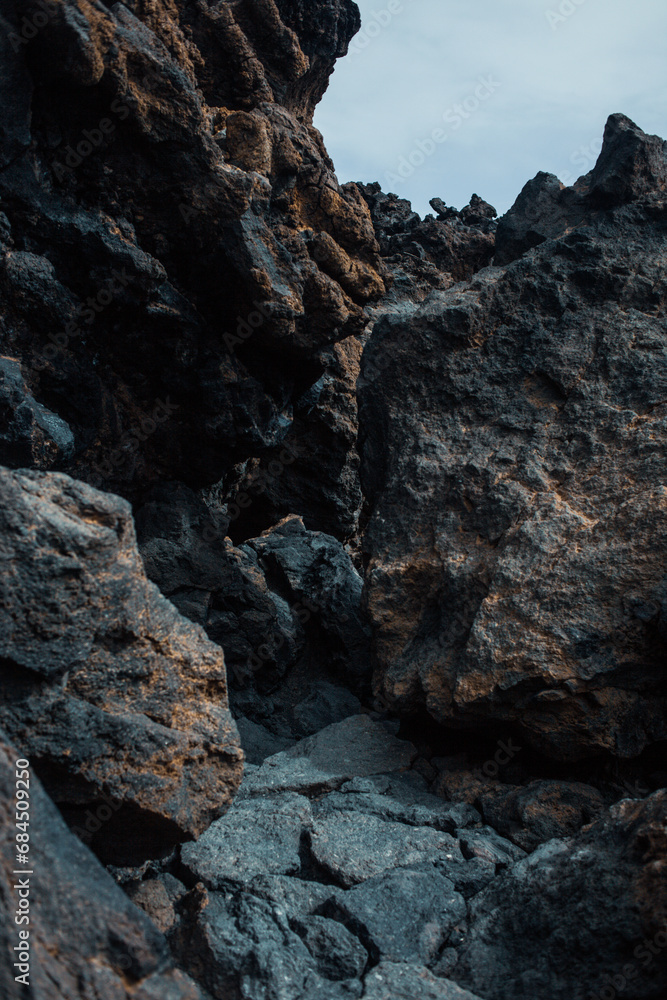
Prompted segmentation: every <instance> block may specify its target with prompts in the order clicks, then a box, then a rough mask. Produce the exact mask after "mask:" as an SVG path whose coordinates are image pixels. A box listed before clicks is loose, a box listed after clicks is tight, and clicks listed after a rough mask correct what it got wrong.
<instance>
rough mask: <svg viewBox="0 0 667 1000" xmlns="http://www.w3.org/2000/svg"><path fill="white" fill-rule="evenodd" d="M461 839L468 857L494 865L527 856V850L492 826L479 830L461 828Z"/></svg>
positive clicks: (505, 864)
mask: <svg viewBox="0 0 667 1000" xmlns="http://www.w3.org/2000/svg"><path fill="white" fill-rule="evenodd" d="M459 841H460V843H461V850H462V851H463V854H464V856H465V857H466V858H471V859H472V858H480V859H481V860H482V861H490V862H491V863H492V864H494V865H502V866H507V865H511V864H512V863H513V862H515V861H519V860H520V859H521V858H523V857H525V854H526V852H525V851H523V850H522V849H521V848H520V847H517V845H516V844H513V843H512V842H511V841H510V840H506V839H505V838H504V837H501V836H500V835H499V834H498V833H496V831H495V830H494V829H493V828H492V827H490V826H483V827H481V828H480V829H479V830H460V831H459Z"/></svg>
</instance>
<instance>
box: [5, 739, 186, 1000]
mask: <svg viewBox="0 0 667 1000" xmlns="http://www.w3.org/2000/svg"><path fill="white" fill-rule="evenodd" d="M23 752H24V751H22V750H20V749H17V748H16V746H12V745H11V744H10V743H9V742H8V741H7V738H6V736H5V734H4V733H0V831H1V836H0V844H1V845H2V846H1V849H0V900H1V901H2V916H1V917H0V955H1V956H2V957H1V959H0V990H1V991H2V996H3V997H5V998H6V1000H20V998H21V997H26V996H30V997H39V1000H79V998H83V997H86V998H87V997H109V998H111V997H113V998H114V1000H116V998H118V1000H130V998H131V997H132V998H133V1000H202V995H201V993H200V991H199V988H198V987H197V986H196V985H195V983H194V982H193V981H192V980H191V979H189V978H188V977H187V976H185V975H183V973H182V972H178V971H176V970H175V969H174V968H173V961H172V958H171V954H170V952H169V948H168V947H167V942H166V941H165V939H164V937H163V936H162V934H161V933H160V932H159V931H158V930H157V928H156V927H155V926H154V925H153V924H152V923H151V921H150V920H149V919H148V918H147V917H146V916H145V914H144V913H143V912H142V911H141V910H140V909H138V908H137V907H136V906H134V905H133V904H132V903H131V902H130V900H129V899H128V898H127V896H126V895H125V893H123V891H122V890H121V889H119V888H118V886H117V885H116V884H115V883H114V881H113V879H112V878H111V877H110V876H109V875H108V874H107V872H105V870H104V868H103V867H102V865H101V864H100V862H99V861H98V860H97V858H95V857H94V855H93V854H91V853H90V851H89V850H88V848H87V847H86V846H85V845H84V844H82V843H81V842H80V840H78V839H77V837H75V836H74V834H72V833H71V832H70V831H69V830H68V828H67V826H66V825H65V823H64V822H63V819H62V817H61V815H60V814H59V812H58V810H57V809H56V807H55V806H54V805H53V803H52V802H51V801H50V799H49V797H48V795H47V794H46V793H45V791H44V789H43V787H42V785H41V783H40V782H39V780H38V779H37V778H36V777H35V774H34V772H32V771H31V769H30V768H28V769H27V770H28V773H29V775H30V776H29V777H28V779H27V781H28V785H29V787H28V789H27V791H28V802H29V809H28V810H27V811H28V813H29V816H30V820H29V834H28V836H29V841H28V842H27V843H28V844H29V852H28V854H27V857H28V858H29V861H30V864H29V865H20V864H19V863H18V861H17V857H16V843H17V841H16V834H17V828H16V821H17V820H16V813H17V809H16V782H17V774H18V775H20V776H22V777H24V771H25V770H26V769H25V768H23V766H22V764H23V763H24V757H23ZM17 761H18V762H19V765H21V766H17ZM28 763H31V762H30V761H29V762H28ZM24 780H25V778H24ZM21 802H25V799H22V800H21ZM23 843H25V841H24V842H23ZM17 869H23V871H21V872H19V874H17ZM22 900H23V902H21V901H22ZM25 914H27V916H28V921H26V920H25V919H22V918H23V917H24V916H25ZM15 916H16V917H18V918H19V919H18V920H17V921H15ZM26 931H27V932H28V933H27V936H26ZM19 935H21V936H19ZM26 942H27V944H26ZM26 952H27V955H28V961H27V962H24V961H23V958H24V957H25V953H26ZM17 976H18V977H21V976H24V977H25V978H23V979H21V980H18V981H17V979H16V977H17ZM28 984H29V985H28Z"/></svg>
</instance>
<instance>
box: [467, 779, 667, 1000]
mask: <svg viewBox="0 0 667 1000" xmlns="http://www.w3.org/2000/svg"><path fill="white" fill-rule="evenodd" d="M666 820H667V793H666V792H664V791H663V792H658V793H656V794H655V795H653V796H652V797H651V798H649V799H647V800H646V801H644V802H637V801H631V800H624V801H621V802H620V803H618V805H616V806H615V807H614V808H613V809H612V810H611V812H610V814H609V815H607V816H605V817H603V818H602V819H601V820H600V821H599V822H598V823H596V824H593V825H592V826H589V827H588V828H587V829H586V830H584V831H583V832H582V833H581V834H580V835H579V836H577V837H575V838H573V839H572V840H569V841H568V840H565V841H562V840H551V841H549V842H548V843H547V844H545V845H544V846H543V847H541V848H540V849H538V850H537V851H535V852H534V853H533V854H532V855H531V856H529V857H528V858H526V859H525V860H524V861H521V862H520V863H519V864H518V865H516V866H515V867H514V868H513V869H512V870H511V871H510V872H508V873H507V874H506V875H504V876H503V877H502V878H500V879H498V880H497V881H495V882H494V883H493V884H492V885H491V886H490V887H488V888H487V889H486V890H484V891H483V892H482V893H480V895H479V896H477V897H476V898H475V899H474V900H473V901H472V903H471V905H470V913H469V918H470V935H469V937H468V939H467V941H466V943H465V944H464V946H463V948H462V951H461V955H460V959H459V963H458V964H457V966H456V970H455V972H454V974H453V977H454V978H455V979H456V980H457V982H460V983H462V984H463V985H465V986H468V987H469V988H470V989H472V990H473V991H477V992H479V993H480V995H481V996H488V997H491V998H493V1000H514V998H515V997H517V996H531V995H532V996H540V995H542V994H544V995H545V996H546V995H548V996H549V997H550V998H553V1000H566V998H567V1000H570V998H573V1000H583V998H588V997H590V995H591V994H594V995H596V996H603V995H604V991H605V990H608V989H609V986H610V984H611V985H612V987H613V986H614V983H615V984H616V991H617V992H619V993H620V994H621V995H623V992H624V991H626V990H627V994H626V995H631V996H636V997H646V998H649V997H650V998H655V1000H657V998H658V997H660V996H663V995H664V991H665V984H666V983H667V954H666V952H665V944H667V929H666V928H667V878H666V877H665V873H666V867H667V843H666V841H665V836H666V835H665V829H666V827H665V821H666ZM619 979H623V982H624V985H623V986H622V987H620V989H619V985H618V981H619Z"/></svg>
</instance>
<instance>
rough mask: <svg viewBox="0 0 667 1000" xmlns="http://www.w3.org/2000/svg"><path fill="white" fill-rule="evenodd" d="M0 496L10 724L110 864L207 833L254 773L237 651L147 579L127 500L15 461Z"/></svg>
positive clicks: (0, 707)
mask: <svg viewBox="0 0 667 1000" xmlns="http://www.w3.org/2000/svg"><path fill="white" fill-rule="evenodd" d="M0 496H1V501H0V534H1V536H2V547H1V548H0V561H1V563H2V571H1V572H0V590H1V594H0V644H1V648H2V665H1V668H0V686H1V690H2V698H1V703H0V722H1V724H2V726H3V727H4V728H5V730H6V732H7V734H8V736H9V737H10V739H11V740H12V741H13V742H14V743H15V745H16V746H17V747H18V749H19V750H20V752H21V753H22V754H24V755H25V756H27V757H29V758H30V760H31V762H32V764H33V765H34V767H35V771H36V773H37V774H38V775H39V776H40V777H41V778H42V780H43V781H44V784H45V785H46V787H47V789H48V791H49V793H50V795H51V797H52V798H53V799H54V800H55V801H56V803H57V804H58V805H59V806H60V808H61V809H62V810H63V811H64V812H65V814H66V816H67V818H68V820H69V821H70V823H71V824H72V825H73V826H75V827H76V828H77V830H78V832H79V834H80V835H81V836H82V837H83V838H84V839H86V840H87V841H88V842H89V843H90V844H91V845H92V846H93V847H94V848H95V849H96V850H98V851H99V852H100V853H101V854H102V855H103V856H104V857H106V858H107V859H108V860H120V859H124V858H125V859H129V858H134V859H136V860H138V861H143V860H144V859H145V858H146V857H149V856H151V853H152V854H153V856H155V855H157V854H159V853H160V851H161V850H165V849H166V848H167V847H169V846H170V845H173V844H175V843H178V842H180V841H182V840H184V839H187V838H190V837H196V836H198V835H199V834H200V833H202V832H203V831H204V830H205V829H206V827H207V826H208V825H209V824H210V823H211V822H212V821H213V820H214V819H216V818H217V817H218V816H220V815H221V814H222V813H223V812H224V810H225V809H226V808H227V807H228V806H229V804H230V803H231V801H232V799H233V797H234V793H235V791H236V788H237V786H238V785H239V782H240V780H241V776H242V770H243V753H242V751H241V749H240V747H239V742H238V733H237V731H236V727H235V725H234V722H233V720H232V718H231V715H230V713H229V709H228V706H227V685H226V677H225V666H224V658H223V653H222V650H221V649H220V648H219V647H218V646H216V645H214V644H213V643H212V642H210V641H209V640H208V639H207V637H206V635H205V633H204V631H203V630H202V629H201V627H200V626H197V625H194V624H192V623H191V622H189V621H187V620H186V619H184V618H182V617H181V616H180V615H179V614H178V612H177V610H176V609H175V608H174V606H173V605H172V604H170V603H169V601H167V600H166V598H164V597H163V596H162V595H161V594H160V592H159V591H158V589H157V587H156V586H155V585H154V584H152V583H150V582H149V581H148V580H147V579H146V576H145V573H144V569H143V565H142V562H141V558H140V556H139V553H138V551H137V548H136V540H135V534H134V525H133V522H132V516H131V512H130V507H129V504H128V503H127V502H126V501H124V500H121V499H120V498H119V497H114V496H112V495H110V494H106V493H101V492H99V491H98V490H96V489H94V488H93V487H90V486H87V485H85V484H83V483H78V482H75V481H74V480H72V479H70V477H69V476H66V475H64V474H60V473H40V472H34V471H28V472H13V471H9V470H6V469H3V470H1V471H0Z"/></svg>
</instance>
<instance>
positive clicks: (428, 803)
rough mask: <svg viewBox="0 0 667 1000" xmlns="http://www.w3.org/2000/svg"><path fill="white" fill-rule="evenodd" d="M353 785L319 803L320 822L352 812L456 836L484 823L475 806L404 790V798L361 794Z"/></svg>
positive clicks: (375, 792) (391, 792)
mask: <svg viewBox="0 0 667 1000" xmlns="http://www.w3.org/2000/svg"><path fill="white" fill-rule="evenodd" d="M351 784H352V782H349V783H348V784H347V785H344V786H343V787H342V789H341V791H340V792H332V793H331V794H330V795H327V796H325V797H324V798H323V799H321V800H320V801H319V802H318V803H316V805H315V806H314V814H315V816H316V818H317V819H324V818H326V817H327V816H331V815H334V814H335V813H337V812H340V811H343V812H351V811H352V812H358V813H360V814H366V815H369V816H377V817H378V818H379V819H383V820H390V821H392V822H395V823H406V824H407V825H408V826H430V827H433V828H434V829H436V830H444V831H445V832H446V833H452V834H454V833H456V831H457V830H459V829H461V828H463V827H466V826H471V825H473V824H475V823H480V822H481V816H480V814H479V813H478V812H477V810H476V809H473V808H472V806H469V805H467V804H450V803H446V802H443V801H442V799H439V798H438V797H437V796H435V795H429V793H428V792H424V793H422V794H421V795H414V794H413V795H407V794H405V790H404V789H403V790H402V791H403V795H397V794H396V792H395V790H394V789H391V790H388V791H387V793H385V794H382V793H381V792H380V791H379V790H375V789H374V790H373V791H371V792H363V791H359V792H357V791H353V790H352V789H351V788H350V787H349V786H350V785H351ZM380 787H381V786H380Z"/></svg>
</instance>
